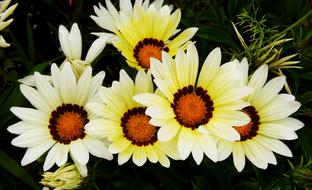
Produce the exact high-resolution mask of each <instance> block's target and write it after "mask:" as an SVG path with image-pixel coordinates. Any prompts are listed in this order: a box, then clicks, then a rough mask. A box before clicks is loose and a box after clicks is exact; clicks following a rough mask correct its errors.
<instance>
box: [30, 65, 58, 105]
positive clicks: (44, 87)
mask: <svg viewBox="0 0 312 190" xmlns="http://www.w3.org/2000/svg"><path fill="white" fill-rule="evenodd" d="M52 66H53V65H52ZM34 77H35V81H36V87H37V89H38V92H39V94H40V95H42V96H44V97H45V99H46V102H47V103H48V104H49V105H50V107H51V108H56V107H58V106H59V105H61V99H60V96H59V94H58V92H57V91H56V90H55V88H53V87H52V86H51V84H50V82H49V81H47V80H46V79H45V78H44V77H43V76H42V75H41V74H40V73H38V72H35V74H34ZM52 78H53V77H52ZM53 85H55V84H53Z"/></svg>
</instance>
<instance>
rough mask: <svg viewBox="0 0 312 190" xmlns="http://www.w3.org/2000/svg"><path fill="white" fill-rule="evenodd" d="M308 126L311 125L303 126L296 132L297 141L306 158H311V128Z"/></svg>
mask: <svg viewBox="0 0 312 190" xmlns="http://www.w3.org/2000/svg"><path fill="white" fill-rule="evenodd" d="M309 127H311V126H305V127H303V128H302V129H301V130H300V131H299V132H298V136H299V142H300V145H301V148H302V150H303V152H304V155H305V158H306V160H310V159H312V141H311V137H312V130H311V129H310V128H309Z"/></svg>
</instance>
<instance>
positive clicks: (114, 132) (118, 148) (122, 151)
mask: <svg viewBox="0 0 312 190" xmlns="http://www.w3.org/2000/svg"><path fill="white" fill-rule="evenodd" d="M147 92H149V93H152V92H153V83H152V78H151V74H150V72H148V73H145V72H144V71H143V70H141V71H139V72H138V74H137V75H136V78H135V82H133V81H132V79H131V78H130V77H129V76H128V75H127V73H126V72H125V71H124V70H121V71H120V80H119V82H117V81H114V82H113V84H112V87H110V88H105V87H100V89H99V94H100V96H101V98H102V103H99V102H94V103H88V104H87V107H88V108H89V109H90V110H91V111H92V112H93V113H94V114H95V115H97V116H100V117H101V118H99V119H94V120H90V123H89V124H87V126H86V131H87V133H88V134H90V135H92V136H94V137H97V138H98V137H102V138H103V137H107V139H108V140H109V141H111V144H110V145H109V148H108V149H109V151H110V152H111V153H113V154H118V164H119V165H121V164H123V163H125V162H127V161H128V160H129V159H130V157H131V156H132V160H133V162H134V163H135V164H136V165H137V166H142V165H143V164H144V163H145V162H146V161H147V159H148V160H149V161H150V162H152V163H156V162H159V163H160V164H161V165H163V166H164V167H169V166H170V160H169V159H168V157H167V156H169V157H171V158H173V159H178V154H177V149H176V146H177V145H176V140H175V139H173V140H171V141H168V142H160V141H159V140H158V138H157V131H158V129H159V127H157V125H153V124H150V123H149V122H150V117H149V116H147V115H146V114H145V110H146V107H145V106H143V105H141V104H139V103H137V102H135V101H134V100H133V99H132V97H133V96H134V95H136V94H138V93H147Z"/></svg>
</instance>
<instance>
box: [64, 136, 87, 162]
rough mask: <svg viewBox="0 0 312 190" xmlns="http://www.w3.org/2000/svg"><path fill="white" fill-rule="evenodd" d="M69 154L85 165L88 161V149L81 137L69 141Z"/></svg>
mask: <svg viewBox="0 0 312 190" xmlns="http://www.w3.org/2000/svg"><path fill="white" fill-rule="evenodd" d="M69 151H70V154H71V156H72V158H73V159H75V160H77V162H78V163H80V164H81V165H86V164H87V163H88V161H89V152H88V149H87V147H86V145H85V143H84V142H83V140H81V139H77V140H75V141H72V142H71V143H70V150H69Z"/></svg>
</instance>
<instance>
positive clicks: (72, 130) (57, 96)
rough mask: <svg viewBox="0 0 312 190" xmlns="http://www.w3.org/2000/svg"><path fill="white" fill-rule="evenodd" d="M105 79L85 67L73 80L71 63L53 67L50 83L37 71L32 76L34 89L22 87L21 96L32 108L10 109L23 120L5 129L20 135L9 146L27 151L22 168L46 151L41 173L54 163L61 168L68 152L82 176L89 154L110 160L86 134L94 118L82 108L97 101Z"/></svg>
mask: <svg viewBox="0 0 312 190" xmlns="http://www.w3.org/2000/svg"><path fill="white" fill-rule="evenodd" d="M104 76H105V73H104V72H100V73H98V74H97V75H96V76H94V77H92V69H91V67H87V68H86V69H85V71H84V72H83V73H82V74H81V77H80V78H78V79H76V76H75V75H74V73H73V71H72V68H71V65H70V63H65V64H64V66H63V68H62V69H59V68H58V67H57V66H56V64H53V65H52V66H51V78H52V84H51V83H50V82H49V81H48V80H47V79H46V78H44V77H42V75H41V74H40V73H38V72H35V74H34V79H35V82H36V86H35V87H36V88H32V87H30V86H27V85H24V84H21V86H20V90H21V92H22V94H23V95H24V96H25V97H26V98H27V100H28V101H29V102H30V103H31V104H32V105H33V106H34V107H35V109H33V108H25V107H12V108H11V112H13V114H14V115H16V116H17V117H18V118H20V119H21V120H22V121H20V122H18V123H16V124H13V125H11V126H9V127H8V131H9V132H11V133H13V134H18V135H19V136H18V137H16V138H14V139H13V140H12V145H14V146H17V147H22V148H27V150H26V153H25V155H24V157H23V159H22V162H21V164H22V166H25V165H27V164H29V163H31V162H33V161H35V160H36V159H38V158H39V157H40V156H41V155H43V154H44V153H45V152H47V151H48V150H49V149H50V150H49V151H48V154H47V156H46V158H45V162H44V165H43V169H44V171H46V170H48V169H50V168H51V167H52V166H53V165H54V164H55V163H56V164H57V165H58V166H62V165H64V164H65V163H66V162H67V160H68V153H69V154H70V157H71V158H72V160H73V161H74V162H75V164H76V166H77V169H78V170H79V171H80V172H81V174H82V175H83V176H86V175H87V168H86V164H87V162H88V161H89V153H90V154H92V155H94V156H97V157H100V158H105V159H108V160H111V159H113V157H112V154H110V153H109V152H108V150H107V146H106V144H105V142H104V141H102V140H99V139H96V138H94V137H92V136H90V135H89V134H88V133H87V132H86V131H85V125H86V124H87V123H88V122H89V120H91V119H93V118H94V117H95V116H94V115H93V114H91V113H90V111H89V110H88V109H87V108H86V107H85V105H86V103H87V102H88V101H95V99H96V98H97V96H96V92H97V89H98V87H99V86H100V85H101V84H102V82H103V79H104Z"/></svg>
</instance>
